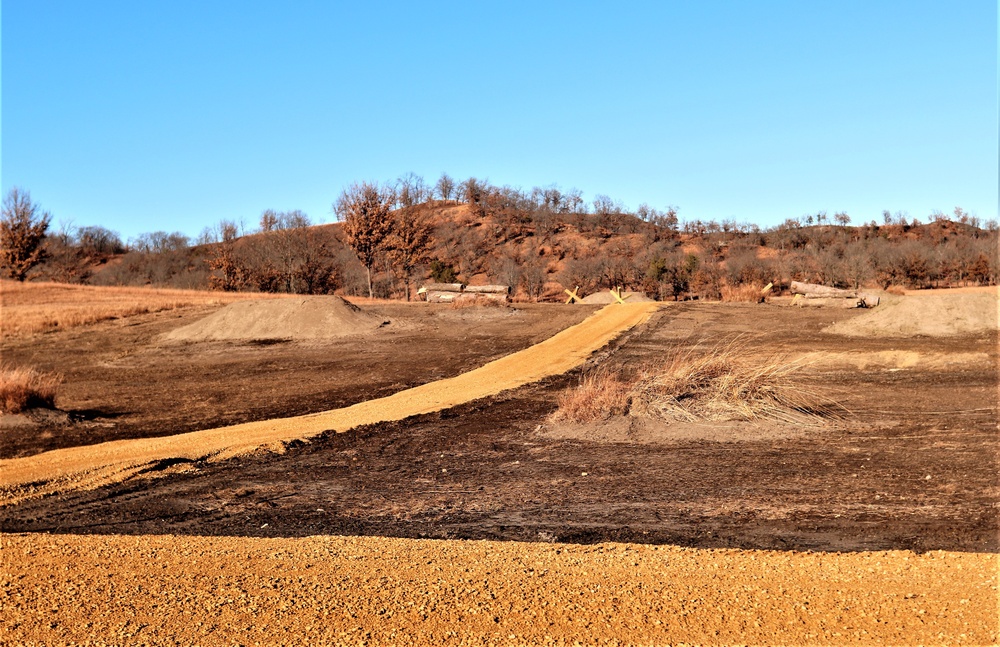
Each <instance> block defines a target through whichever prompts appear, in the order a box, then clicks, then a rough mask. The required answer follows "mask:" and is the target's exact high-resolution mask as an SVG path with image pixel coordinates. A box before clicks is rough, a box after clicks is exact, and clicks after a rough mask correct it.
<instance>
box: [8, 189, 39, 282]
mask: <svg viewBox="0 0 1000 647" xmlns="http://www.w3.org/2000/svg"><path fill="white" fill-rule="evenodd" d="M51 219H52V216H51V215H49V214H48V212H44V213H39V212H38V205H37V204H34V203H32V202H31V194H30V193H28V192H27V191H24V190H23V189H20V188H18V187H14V188H12V189H11V190H10V192H9V193H8V194H7V195H6V196H5V197H4V199H3V214H2V216H0V265H2V266H3V268H4V269H5V270H6V271H7V275H8V276H10V278H12V279H14V280H15V281H23V280H24V279H25V278H27V276H28V272H29V271H30V270H31V268H33V267H34V266H36V265H38V264H39V263H41V262H42V261H44V260H45V257H46V251H45V248H44V247H42V241H44V240H45V232H46V231H47V230H48V228H49V221H50V220H51Z"/></svg>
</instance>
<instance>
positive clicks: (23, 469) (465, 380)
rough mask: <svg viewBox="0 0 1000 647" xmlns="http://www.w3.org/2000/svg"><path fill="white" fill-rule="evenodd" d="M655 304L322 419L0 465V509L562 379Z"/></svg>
mask: <svg viewBox="0 0 1000 647" xmlns="http://www.w3.org/2000/svg"><path fill="white" fill-rule="evenodd" d="M658 307H659V306H658V304H655V303H637V304H625V305H620V304H615V305H612V306H608V307H606V308H602V309H601V310H599V311H598V312H596V313H594V314H593V315H591V316H590V317H588V318H587V319H585V320H584V321H582V322H580V323H579V324H577V325H575V326H571V327H569V328H567V329H565V330H563V331H561V332H559V333H557V334H555V335H553V336H552V337H550V338H549V339H546V340H545V341H543V342H540V343H538V344H535V345H534V346H531V347H530V348H526V349H524V350H522V351H519V352H517V353H513V354H511V355H508V356H506V357H502V358H500V359H498V360H495V361H493V362H490V363H488V364H486V365H484V366H481V367H479V368H477V369H475V370H472V371H469V372H468V373H464V374H462V375H459V376H457V377H453V378H449V379H444V380H439V381H436V382H431V383H429V384H424V385H421V386H418V387H415V388H412V389H407V390H405V391H400V392H399V393H395V394H393V395H391V396H388V397H385V398H379V399H376V400H370V401H367V402H361V403H358V404H355V405H353V406H350V407H345V408H343V409H335V410H333V411H325V412H322V413H316V414H310V415H305V416H296V417H292V418H282V419H278V420H265V421H259V422H251V423H244V424H239V425H233V426H230V427H220V428H217V429H205V430H202V431H194V432H190V433H185V434H177V435H174V436H167V437H161V438H149V439H134V440H120V441H113V442H107V443H101V444H98V445H87V446H82V447H71V448H67V449H58V450H54V451H50V452H45V453H42V454H37V455H34V456H29V457H25V458H17V459H9V460H3V461H0V487H3V488H6V489H7V491H6V492H4V493H2V494H0V505H10V504H16V503H17V502H19V501H22V500H24V499H26V498H31V497H35V496H39V495H43V494H47V493H51V492H56V491H62V490H67V489H92V488H96V487H100V486H102V485H106V484H108V483H113V482H118V481H122V480H124V479H127V478H129V477H130V476H132V475H135V474H138V473H141V472H144V471H148V470H149V469H151V468H155V467H156V466H158V465H164V464H172V463H175V462H181V461H197V460H206V459H207V460H221V459H224V458H229V457H232V456H237V455H240V454H246V453H249V452H252V451H254V450H257V449H259V448H271V449H275V450H280V449H281V448H282V447H283V446H284V445H285V444H286V443H289V442H292V441H295V440H304V439H308V438H311V437H313V436H316V435H318V434H321V433H323V432H324V431H329V430H333V431H338V432H343V431H347V430H349V429H352V428H354V427H357V426H360V425H368V424H374V423H377V422H386V421H394V420H402V419H404V418H407V417H409V416H414V415H420V414H425V413H432V412H434V411H440V410H443V409H447V408H449V407H453V406H456V405H458V404H462V403H464V402H469V401H472V400H476V399H479V398H484V397H487V396H490V395H494V394H497V393H500V392H501V391H505V390H508V389H513V388H517V387H519V386H522V385H525V384H530V383H531V382H536V381H538V380H541V379H543V378H546V377H549V376H551V375H558V374H561V373H565V372H566V371H568V370H570V369H572V368H575V367H576V366H579V365H580V364H582V363H583V362H584V361H586V359H587V358H588V357H589V356H590V355H591V354H592V353H593V352H594V351H596V350H599V349H600V348H601V347H603V346H604V345H606V344H607V343H608V342H610V341H612V340H613V339H615V338H616V337H618V336H619V335H621V334H622V333H623V332H625V331H627V330H629V329H630V328H632V327H634V326H637V325H639V324H641V323H643V322H645V321H646V320H648V319H649V317H650V316H652V314H653V312H655V311H656V309H657V308H658Z"/></svg>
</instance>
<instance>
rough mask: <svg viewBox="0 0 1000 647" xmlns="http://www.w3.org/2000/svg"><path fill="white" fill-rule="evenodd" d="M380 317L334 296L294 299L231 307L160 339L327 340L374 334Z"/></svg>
mask: <svg viewBox="0 0 1000 647" xmlns="http://www.w3.org/2000/svg"><path fill="white" fill-rule="evenodd" d="M385 322H386V319H385V318H384V317H381V316H379V315H376V314H372V313H369V312H365V311H363V310H362V309H361V308H358V307H357V306H355V305H352V304H350V303H348V302H347V301H345V300H343V299H341V298H340V297H338V296H312V297H294V298H286V299H273V300H261V301H242V302H237V303H231V304H229V305H227V306H226V307H225V308H222V309H221V310H219V311H218V312H215V313H212V314H211V315H209V316H207V317H205V318H204V319H201V320H199V321H196V322H194V323H192V324H189V325H187V326H183V327H181V328H177V329H176V330H172V331H170V332H169V333H167V334H165V335H164V336H163V338H164V339H166V340H169V341H221V340H230V339H233V340H239V339H330V338H334V337H343V336H346V335H356V334H360V333H366V332H370V331H372V330H375V329H376V328H378V327H379V326H381V325H382V324H383V323H385Z"/></svg>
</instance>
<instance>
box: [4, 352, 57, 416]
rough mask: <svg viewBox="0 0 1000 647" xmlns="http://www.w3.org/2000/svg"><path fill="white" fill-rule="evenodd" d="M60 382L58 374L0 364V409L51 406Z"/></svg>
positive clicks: (13, 411) (12, 410) (17, 409)
mask: <svg viewBox="0 0 1000 647" xmlns="http://www.w3.org/2000/svg"><path fill="white" fill-rule="evenodd" d="M61 383H62V377H61V376H59V375H55V374H52V373H43V372H41V371H37V370H35V369H33V368H15V367H13V366H9V365H7V364H0V411H2V412H3V413H21V412H22V411H24V410H25V409H31V408H33V407H48V408H52V407H54V406H55V401H56V388H57V387H58V386H59V385H60V384H61Z"/></svg>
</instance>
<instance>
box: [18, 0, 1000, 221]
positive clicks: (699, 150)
mask: <svg viewBox="0 0 1000 647" xmlns="http://www.w3.org/2000/svg"><path fill="white" fill-rule="evenodd" d="M997 27H998V22H997V7H996V2H994V1H992V0H963V2H958V3H945V2H939V1H937V2H921V1H919V0H907V1H905V2H888V1H886V2H877V1H852V0H837V1H829V2H827V1H822V0H820V1H809V2H805V1H789V2H769V1H766V0H761V1H756V2H750V1H746V2H742V1H741V2H737V1H729V2H724V1H711V0H706V1H703V2H702V1H695V0H690V1H676V2H666V1H663V2H651V3H641V2H635V3H633V2H616V3H608V2H594V3H588V2H552V3H548V2H538V1H535V2H526V3H508V2H504V3H487V2H482V3H472V2H454V3H445V2H441V3H426V4H423V3H412V2H372V3H360V2H343V3H335V2H330V1H322V2H320V1H317V2H311V1H307V0H295V1H293V2H277V1H276V0H275V1H273V2H251V1H248V0H243V1H240V2H226V1H223V0H212V1H210V2H204V1H200V2H187V1H181V0H171V1H170V2H167V1H166V0H162V1H149V2H135V1H134V0H130V1H123V2H107V1H104V0H88V1H87V2H80V1H77V0H72V1H68V0H44V1H42V0H3V4H2V168H0V174H2V187H3V191H4V192H6V191H7V190H8V189H9V188H10V187H11V186H15V185H16V186H21V187H24V188H26V189H28V190H29V191H31V194H32V197H33V198H34V200H35V201H36V202H38V203H39V204H41V206H42V207H43V208H44V209H46V210H48V211H50V212H51V213H52V215H53V217H54V220H55V221H56V222H59V221H63V222H72V223H73V224H74V225H75V226H83V225H102V226H105V227H108V228H111V229H114V230H117V231H119V232H120V233H121V234H122V235H123V237H126V238H127V237H130V236H133V235H135V234H137V233H140V232H147V231H155V230H168V231H173V230H180V231H183V232H185V233H187V234H189V235H192V236H193V235H196V234H197V233H198V232H199V231H200V230H201V229H202V228H203V227H205V226H206V225H210V224H213V223H215V222H218V220H220V219H222V218H227V219H236V220H241V219H242V220H244V221H246V222H247V223H248V224H249V225H253V224H255V223H256V222H257V220H258V218H259V215H260V212H261V211H262V210H264V209H267V208H273V209H278V210H288V209H302V210H304V211H305V212H306V213H308V214H309V216H310V217H311V218H312V219H313V220H314V221H316V222H328V221H332V220H333V216H332V214H331V205H332V203H333V201H334V200H335V199H336V197H337V195H338V194H339V192H340V191H341V189H342V188H343V187H344V186H346V185H347V184H349V183H350V182H352V181H355V180H364V179H368V180H389V179H393V178H396V177H398V176H400V175H402V174H404V173H407V172H410V171H412V172H415V173H417V174H419V175H422V176H424V177H425V179H426V180H427V181H428V182H429V183H433V182H434V181H435V180H436V179H437V177H439V176H440V174H441V173H442V172H443V171H447V172H448V173H449V174H450V175H452V176H453V177H455V178H458V179H463V178H466V177H469V176H476V177H480V178H484V177H485V178H489V180H490V181H491V182H493V183H494V184H509V185H512V186H521V187H524V188H530V187H531V186H536V185H548V184H552V183H555V184H558V185H560V186H561V187H563V188H566V189H568V188H571V187H576V188H579V189H581V190H582V191H583V192H584V194H585V198H587V199H592V198H593V197H594V195H595V194H598V193H603V194H607V195H610V196H612V197H613V198H615V199H618V200H621V201H623V202H624V203H625V204H626V205H628V206H630V207H632V208H634V207H636V206H637V205H638V204H639V203H640V202H647V203H649V204H650V205H652V206H655V207H659V208H663V207H665V206H666V205H677V206H679V207H680V216H681V217H682V218H684V219H695V218H701V219H709V218H714V219H720V220H721V219H724V218H733V219H736V220H740V221H749V222H756V223H758V224H760V225H762V226H768V225H772V224H776V223H778V222H781V221H783V220H784V219H785V218H789V217H798V216H801V215H803V214H806V213H815V212H817V211H819V210H826V211H827V212H829V213H830V214H831V215H832V214H833V213H834V212H836V211H846V212H847V213H848V214H850V215H851V216H852V218H853V219H854V222H856V223H857V222H862V221H868V220H872V219H880V214H881V212H882V210H883V209H889V210H892V211H897V210H902V211H907V212H909V214H910V215H911V216H916V217H920V218H925V217H926V216H927V215H928V214H929V213H930V212H931V211H932V210H934V209H940V210H942V211H945V212H950V211H951V210H952V209H953V208H954V207H955V206H957V205H961V206H962V207H963V208H965V209H966V210H969V211H974V212H976V213H977V214H978V215H979V216H980V217H982V218H984V219H988V218H996V217H997V174H998V170H997V157H998V140H997Z"/></svg>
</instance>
